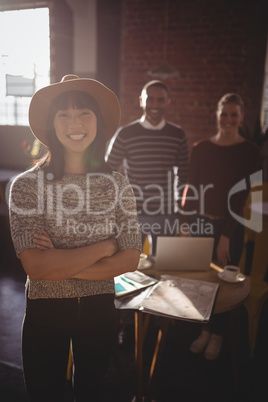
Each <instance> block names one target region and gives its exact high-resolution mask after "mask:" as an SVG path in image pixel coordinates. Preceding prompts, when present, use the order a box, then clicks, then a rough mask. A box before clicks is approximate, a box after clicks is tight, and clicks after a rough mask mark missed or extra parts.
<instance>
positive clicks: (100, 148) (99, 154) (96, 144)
mask: <svg viewBox="0 0 268 402" xmlns="http://www.w3.org/2000/svg"><path fill="white" fill-rule="evenodd" d="M70 105H71V106H72V107H73V108H75V109H83V108H89V109H91V110H92V111H93V112H94V113H95V115H96V118H97V134H96V137H95V139H94V141H93V142H92V144H90V146H89V147H88V148H87V150H86V152H85V155H84V162H85V168H86V172H105V173H109V172H110V171H111V170H110V168H109V167H108V165H107V164H106V163H105V160H104V156H105V150H106V135H105V134H106V133H105V127H104V123H103V119H102V116H101V113H100V110H99V107H98V105H97V103H96V102H95V100H94V99H93V98H92V97H91V96H90V95H88V94H87V93H85V92H82V91H68V92H65V93H63V94H61V95H59V96H58V97H57V98H56V99H55V100H54V101H53V102H52V104H51V107H50V111H49V117H48V120H47V140H48V152H47V154H46V155H45V156H44V157H43V158H42V159H41V160H39V161H38V163H37V165H38V166H40V165H41V166H42V167H44V169H45V171H46V173H52V174H53V176H54V179H56V180H59V179H61V178H62V177H63V175H64V149H63V146H62V144H61V143H60V141H59V140H58V138H57V136H56V133H55V129H54V118H55V115H56V113H57V111H58V110H66V109H67V108H68V107H69V106H70Z"/></svg>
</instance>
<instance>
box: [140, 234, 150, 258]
mask: <svg viewBox="0 0 268 402" xmlns="http://www.w3.org/2000/svg"><path fill="white" fill-rule="evenodd" d="M142 252H143V254H146V255H152V252H153V240H152V236H151V235H150V234H148V235H147V236H146V238H145V240H144V243H143V247H142Z"/></svg>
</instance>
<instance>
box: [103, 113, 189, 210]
mask: <svg viewBox="0 0 268 402" xmlns="http://www.w3.org/2000/svg"><path fill="white" fill-rule="evenodd" d="M106 159H107V162H108V164H109V165H110V166H111V168H112V169H114V170H116V169H118V167H119V166H120V165H122V164H123V165H124V167H125V175H126V176H127V177H128V179H129V181H130V183H131V185H132V187H133V189H134V193H135V196H136V201H137V210H138V213H139V214H142V215H165V214H172V213H174V212H177V210H178V209H177V206H178V202H179V196H180V195H181V194H182V192H183V188H182V187H183V185H185V183H186V181H187V173H188V144H187V139H186V135H185V133H184V131H183V130H182V128H181V127H179V126H177V125H175V124H172V123H170V122H166V123H165V124H164V126H163V127H162V128H161V129H159V130H153V129H148V128H145V127H143V125H142V124H141V123H140V121H139V120H136V121H134V122H132V123H130V124H128V125H127V126H125V127H122V128H121V129H119V131H118V132H117V133H116V134H115V136H114V137H113V139H112V140H111V142H110V144H109V148H108V151H107V155H106Z"/></svg>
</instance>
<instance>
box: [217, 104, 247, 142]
mask: <svg viewBox="0 0 268 402" xmlns="http://www.w3.org/2000/svg"><path fill="white" fill-rule="evenodd" d="M217 121H218V126H219V129H220V132H221V133H222V134H225V135H234V134H237V133H238V130H239V126H240V125H241V123H242V121H243V113H242V111H241V108H240V106H239V105H237V104H236V103H226V104H225V105H222V106H221V108H220V109H218V111H217Z"/></svg>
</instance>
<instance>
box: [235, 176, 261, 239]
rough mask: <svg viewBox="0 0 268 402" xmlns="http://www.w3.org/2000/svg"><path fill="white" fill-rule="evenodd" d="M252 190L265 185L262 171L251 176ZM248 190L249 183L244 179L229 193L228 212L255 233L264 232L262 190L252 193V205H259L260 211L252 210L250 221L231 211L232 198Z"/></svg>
mask: <svg viewBox="0 0 268 402" xmlns="http://www.w3.org/2000/svg"><path fill="white" fill-rule="evenodd" d="M249 180H250V190H252V189H254V187H259V186H261V185H262V183H263V177H262V170H259V171H258V172H256V173H253V174H252V175H250V178H249ZM246 189H247V183H246V180H245V179H243V180H241V181H239V182H238V183H236V184H235V185H234V186H233V187H232V188H231V190H230V191H229V194H228V210H229V212H230V214H231V215H232V217H233V218H234V219H235V220H236V221H237V222H239V223H241V224H242V225H244V226H246V227H247V228H249V229H251V230H253V231H254V232H257V233H260V232H261V231H262V197H263V195H262V193H263V192H262V190H257V191H251V192H250V194H251V201H250V204H251V205H254V204H256V205H258V207H259V210H258V211H255V210H254V209H251V216H250V218H249V219H246V218H242V217H241V216H239V215H237V214H236V213H235V212H234V211H232V209H231V205H230V204H231V197H232V196H233V195H234V194H237V193H239V192H240V191H243V190H246Z"/></svg>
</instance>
